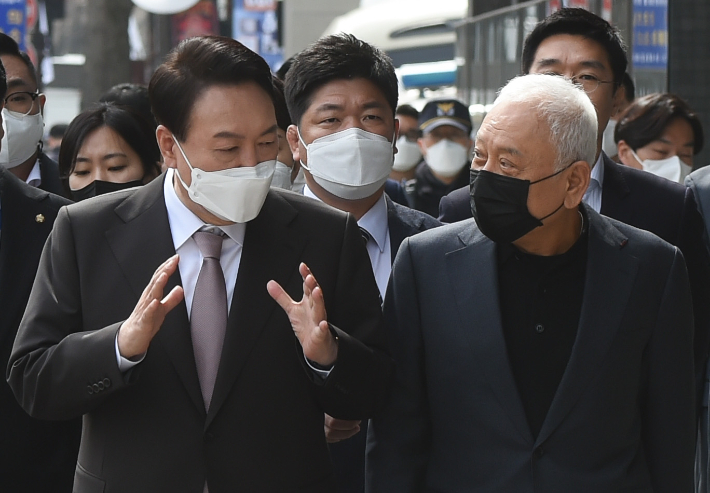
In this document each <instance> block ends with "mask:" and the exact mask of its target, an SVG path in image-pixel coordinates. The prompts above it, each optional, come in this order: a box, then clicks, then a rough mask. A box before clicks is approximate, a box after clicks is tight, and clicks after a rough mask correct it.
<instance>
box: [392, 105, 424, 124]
mask: <svg viewBox="0 0 710 493" xmlns="http://www.w3.org/2000/svg"><path fill="white" fill-rule="evenodd" d="M395 114H396V115H402V116H410V117H412V118H414V119H415V120H419V112H418V111H417V109H416V108H415V107H414V106H412V105H409V104H400V105H399V106H398V107H397V111H395Z"/></svg>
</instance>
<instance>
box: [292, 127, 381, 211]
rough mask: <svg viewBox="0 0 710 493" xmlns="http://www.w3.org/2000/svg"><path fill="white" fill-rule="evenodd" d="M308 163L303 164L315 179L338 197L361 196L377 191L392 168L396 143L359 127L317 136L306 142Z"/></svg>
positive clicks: (349, 198)
mask: <svg viewBox="0 0 710 493" xmlns="http://www.w3.org/2000/svg"><path fill="white" fill-rule="evenodd" d="M298 138H299V139H300V140H301V144H303V147H305V148H306V155H307V157H308V164H304V163H303V161H301V166H302V167H303V168H304V169H305V170H306V171H309V172H310V173H311V175H312V176H313V179H314V180H315V182H316V183H317V184H318V185H320V186H321V187H323V189H324V190H326V191H328V192H330V193H332V194H333V195H335V196H336V197H340V198H341V199H346V200H359V199H364V198H365V197H369V196H370V195H372V194H374V193H375V192H376V191H377V190H378V189H379V188H380V187H381V186H382V185H384V184H385V181H387V178H388V177H389V175H390V171H392V162H393V157H394V149H393V143H391V142H389V141H388V140H387V139H386V138H384V137H382V136H381V135H377V134H373V133H371V132H366V131H365V130H362V129H359V128H355V127H353V128H348V129H347V130H343V131H341V132H336V133H334V134H330V135H326V136H325V137H320V138H317V139H315V140H314V141H313V142H311V143H310V144H308V145H306V143H305V142H303V139H302V138H301V132H300V130H299V132H298Z"/></svg>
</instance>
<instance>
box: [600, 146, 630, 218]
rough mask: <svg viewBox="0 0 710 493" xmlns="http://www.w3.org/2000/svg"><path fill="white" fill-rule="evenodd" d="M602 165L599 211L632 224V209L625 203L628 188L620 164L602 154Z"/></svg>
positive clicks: (628, 191)
mask: <svg viewBox="0 0 710 493" xmlns="http://www.w3.org/2000/svg"><path fill="white" fill-rule="evenodd" d="M602 165H603V166H604V183H603V185H602V207H601V210H600V213H601V214H604V215H605V216H609V217H613V218H614V219H616V220H618V221H621V222H623V223H626V224H633V222H632V221H631V215H632V210H631V208H630V207H628V205H627V204H626V203H625V200H626V197H627V196H628V195H629V193H630V190H629V186H628V184H627V183H626V180H625V179H624V175H623V173H622V172H621V170H620V169H619V167H620V165H619V164H616V163H615V162H614V161H612V160H611V159H609V158H608V157H607V156H606V155H604V159H603V160H602Z"/></svg>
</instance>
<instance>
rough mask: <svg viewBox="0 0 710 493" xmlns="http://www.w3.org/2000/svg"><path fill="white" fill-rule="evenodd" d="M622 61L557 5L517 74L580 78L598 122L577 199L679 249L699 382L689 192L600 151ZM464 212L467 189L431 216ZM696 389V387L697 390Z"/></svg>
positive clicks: (699, 321) (709, 320)
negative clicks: (591, 161)
mask: <svg viewBox="0 0 710 493" xmlns="http://www.w3.org/2000/svg"><path fill="white" fill-rule="evenodd" d="M626 65H627V59H626V54H625V51H624V45H623V42H622V40H621V38H620V36H619V33H618V31H617V30H616V29H615V28H613V27H612V26H611V25H609V23H607V22H606V21H605V20H603V19H601V18H600V17H598V16H596V15H594V14H592V13H590V12H587V11H586V10H583V9H562V10H560V11H558V12H556V13H554V14H552V15H551V16H550V17H548V18H547V19H545V20H543V21H542V22H540V23H539V24H538V25H537V26H536V27H535V29H534V30H533V31H532V32H531V33H530V35H529V36H528V38H527V39H526V41H525V46H524V48H523V73H526V74H527V73H552V74H559V75H564V76H565V77H569V78H572V79H573V80H574V81H576V82H578V83H584V84H588V87H589V89H590V90H589V91H588V96H589V98H590V99H591V100H592V102H593V103H594V107H595V108H596V110H597V117H598V121H599V132H598V136H597V142H598V146H597V157H596V161H595V163H596V164H595V165H594V166H593V168H592V181H591V183H590V186H589V189H588V191H587V193H586V194H585V196H584V198H583V201H584V202H585V203H586V204H588V205H589V206H590V207H592V208H593V209H594V210H595V211H597V212H600V213H601V214H603V215H605V216H609V217H612V218H614V219H617V220H619V221H622V222H625V223H626V224H630V225H632V226H635V227H637V228H640V229H645V230H647V231H650V232H652V233H654V234H656V235H658V236H660V237H661V238H663V239H664V240H666V241H667V242H669V243H671V244H673V245H676V246H677V247H678V248H680V250H681V252H683V256H684V257H685V261H686V263H687V265H688V273H689V275H690V283H691V291H692V297H693V314H694V318H695V345H694V347H695V363H696V372H697V375H698V377H699V379H698V382H699V383H701V382H702V381H703V375H704V372H705V365H706V361H707V357H708V349H709V347H710V303H708V302H707V300H708V299H710V254H709V253H708V249H707V248H706V246H705V244H704V242H703V237H704V234H705V227H704V225H703V221H702V218H701V217H700V215H699V213H698V211H697V210H696V203H695V198H694V196H693V192H692V191H691V190H688V189H686V188H685V187H684V186H682V185H680V184H678V183H673V182H670V181H668V180H664V179H662V178H658V177H656V176H654V175H652V174H651V173H647V172H643V171H639V170H635V169H632V168H629V167H627V166H622V165H619V164H616V163H614V162H613V161H612V160H611V159H609V157H607V156H606V154H604V153H603V152H602V151H601V145H602V138H603V131H604V128H606V125H607V123H608V121H609V117H610V115H612V114H613V113H614V111H615V108H616V107H617V106H618V105H619V104H621V103H622V102H623V91H622V90H619V87H620V85H621V81H622V80H623V77H624V74H625V72H626ZM469 217H471V205H470V190H469V187H464V188H461V189H459V190H456V191H455V192H452V193H451V194H449V195H448V196H446V197H444V198H443V199H442V200H441V203H440V216H439V219H440V220H442V221H443V222H447V223H451V222H456V221H460V220H463V219H465V218H469ZM699 390H700V388H699Z"/></svg>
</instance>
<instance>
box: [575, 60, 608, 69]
mask: <svg viewBox="0 0 710 493" xmlns="http://www.w3.org/2000/svg"><path fill="white" fill-rule="evenodd" d="M580 65H582V67H589V68H595V69H597V70H605V69H606V65H604V64H603V63H602V62H600V61H599V60H584V61H583V62H582V63H580Z"/></svg>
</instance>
